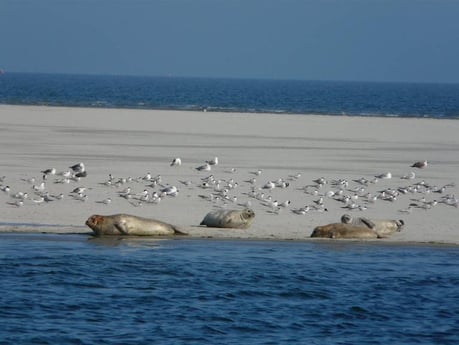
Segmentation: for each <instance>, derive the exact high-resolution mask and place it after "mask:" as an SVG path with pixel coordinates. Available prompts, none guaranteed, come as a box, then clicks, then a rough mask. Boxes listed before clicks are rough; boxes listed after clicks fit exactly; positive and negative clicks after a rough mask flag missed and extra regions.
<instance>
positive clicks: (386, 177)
mask: <svg viewBox="0 0 459 345" xmlns="http://www.w3.org/2000/svg"><path fill="white" fill-rule="evenodd" d="M375 177H376V178H379V179H383V180H384V179H387V180H388V179H391V178H392V174H391V173H390V172H386V173H384V174H381V175H377V176H375Z"/></svg>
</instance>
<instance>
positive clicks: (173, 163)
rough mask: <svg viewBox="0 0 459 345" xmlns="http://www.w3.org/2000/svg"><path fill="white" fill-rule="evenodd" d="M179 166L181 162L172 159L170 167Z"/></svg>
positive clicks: (177, 159) (178, 159)
mask: <svg viewBox="0 0 459 345" xmlns="http://www.w3.org/2000/svg"><path fill="white" fill-rule="evenodd" d="M179 165H182V160H181V159H180V158H179V157H177V158H174V159H173V160H172V162H171V167H173V166H179Z"/></svg>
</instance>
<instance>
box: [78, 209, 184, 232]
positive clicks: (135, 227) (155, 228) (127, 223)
mask: <svg viewBox="0 0 459 345" xmlns="http://www.w3.org/2000/svg"><path fill="white" fill-rule="evenodd" d="M86 225H87V226H89V227H90V228H91V229H92V230H93V231H94V235H95V236H104V235H118V236H120V235H131V236H170V235H187V234H186V233H184V232H183V231H181V230H179V229H178V228H177V227H175V226H174V225H171V224H168V223H164V222H161V221H159V220H156V219H149V218H142V217H137V216H132V215H128V214H114V215H111V216H102V215H97V214H95V215H92V216H91V217H89V218H88V220H87V221H86Z"/></svg>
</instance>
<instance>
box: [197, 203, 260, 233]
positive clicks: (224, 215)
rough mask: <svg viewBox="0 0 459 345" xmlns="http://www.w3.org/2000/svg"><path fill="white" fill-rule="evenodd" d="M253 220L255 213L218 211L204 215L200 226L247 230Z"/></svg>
mask: <svg viewBox="0 0 459 345" xmlns="http://www.w3.org/2000/svg"><path fill="white" fill-rule="evenodd" d="M254 218H255V212H254V211H253V210H252V209H250V208H246V209H244V210H218V211H212V212H209V213H207V214H206V216H205V217H204V219H203V220H202V221H201V224H200V225H206V226H208V227H214V228H234V229H247V228H248V227H249V226H250V225H251V224H252V221H253V219H254Z"/></svg>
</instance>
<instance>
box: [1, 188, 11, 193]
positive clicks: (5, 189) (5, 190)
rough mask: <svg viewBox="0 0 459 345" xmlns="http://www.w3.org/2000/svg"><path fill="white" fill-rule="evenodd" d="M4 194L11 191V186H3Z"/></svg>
mask: <svg viewBox="0 0 459 345" xmlns="http://www.w3.org/2000/svg"><path fill="white" fill-rule="evenodd" d="M1 190H2V192H5V193H8V192H9V191H10V186H2V188H1Z"/></svg>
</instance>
